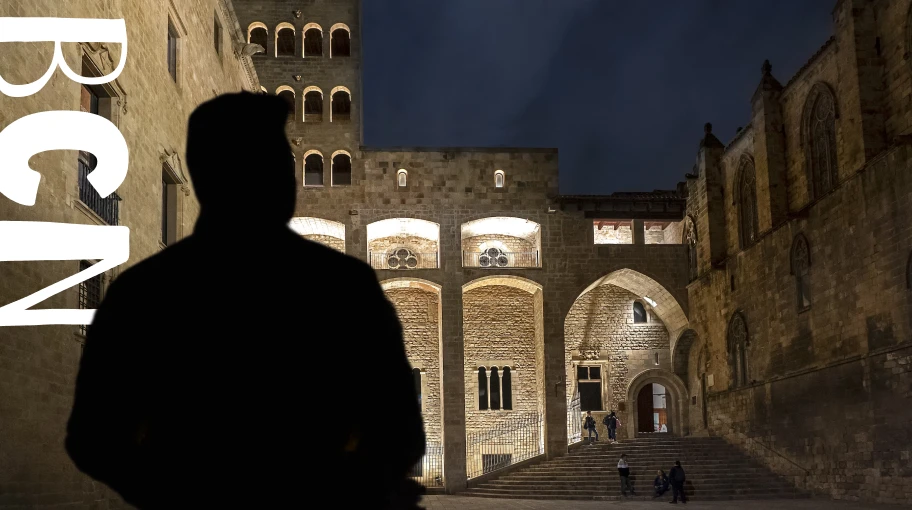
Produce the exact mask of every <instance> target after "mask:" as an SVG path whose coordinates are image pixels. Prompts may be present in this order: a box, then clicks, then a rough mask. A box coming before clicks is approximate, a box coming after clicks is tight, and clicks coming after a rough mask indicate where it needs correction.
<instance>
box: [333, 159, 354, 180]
mask: <svg viewBox="0 0 912 510" xmlns="http://www.w3.org/2000/svg"><path fill="white" fill-rule="evenodd" d="M351 183H352V163H351V156H350V155H349V154H348V153H347V152H344V151H338V152H336V153H335V154H333V157H332V185H333V186H350V185H351Z"/></svg>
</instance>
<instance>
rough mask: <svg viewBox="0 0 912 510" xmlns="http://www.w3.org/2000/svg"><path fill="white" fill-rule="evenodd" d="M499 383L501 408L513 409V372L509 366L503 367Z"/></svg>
mask: <svg viewBox="0 0 912 510" xmlns="http://www.w3.org/2000/svg"><path fill="white" fill-rule="evenodd" d="M500 385H501V386H502V387H503V391H502V392H501V396H500V397H501V400H502V401H503V408H504V409H505V410H507V411H510V410H512V409H513V374H512V371H511V370H510V367H503V376H501V381H500Z"/></svg>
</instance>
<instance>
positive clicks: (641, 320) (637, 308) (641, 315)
mask: <svg viewBox="0 0 912 510" xmlns="http://www.w3.org/2000/svg"><path fill="white" fill-rule="evenodd" d="M633 323H634V324H645V323H646V307H645V306H643V303H640V302H639V301H634V302H633Z"/></svg>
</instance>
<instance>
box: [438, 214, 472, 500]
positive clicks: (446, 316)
mask: <svg viewBox="0 0 912 510" xmlns="http://www.w3.org/2000/svg"><path fill="white" fill-rule="evenodd" d="M451 218H452V219H451ZM441 223H442V224H441V226H440V232H441V236H440V255H441V257H442V258H443V264H442V265H441V268H447V267H462V255H461V254H462V252H461V246H460V244H459V242H457V241H455V240H454V239H455V238H456V236H455V235H446V233H447V232H450V233H453V234H455V233H456V232H458V225H457V224H456V218H455V216H451V217H449V218H446V220H445V221H443V222H441ZM449 276H451V278H448V279H447V281H445V282H444V284H443V289H442V290H441V292H440V300H441V307H440V308H441V317H440V322H441V324H440V327H441V330H442V337H441V340H440V341H441V346H440V364H441V372H442V373H441V384H442V386H443V387H442V388H441V395H442V400H443V402H442V409H441V411H442V412H441V414H442V419H443V423H442V426H443V434H442V436H443V448H444V450H443V476H444V482H445V484H446V491H447V493H449V494H453V493H455V492H458V491H461V490H464V489H465V488H466V479H467V474H466V415H465V399H466V395H465V345H464V340H463V332H462V285H461V282H460V281H458V280H457V278H459V277H461V276H462V273H461V271H460V272H458V273H457V272H451V273H450V275H449Z"/></svg>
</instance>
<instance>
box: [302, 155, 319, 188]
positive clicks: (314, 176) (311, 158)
mask: <svg viewBox="0 0 912 510" xmlns="http://www.w3.org/2000/svg"><path fill="white" fill-rule="evenodd" d="M304 185H305V186H322V185H323V155H321V154H320V153H319V152H316V151H314V152H311V153H310V154H308V155H305V157H304Z"/></svg>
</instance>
